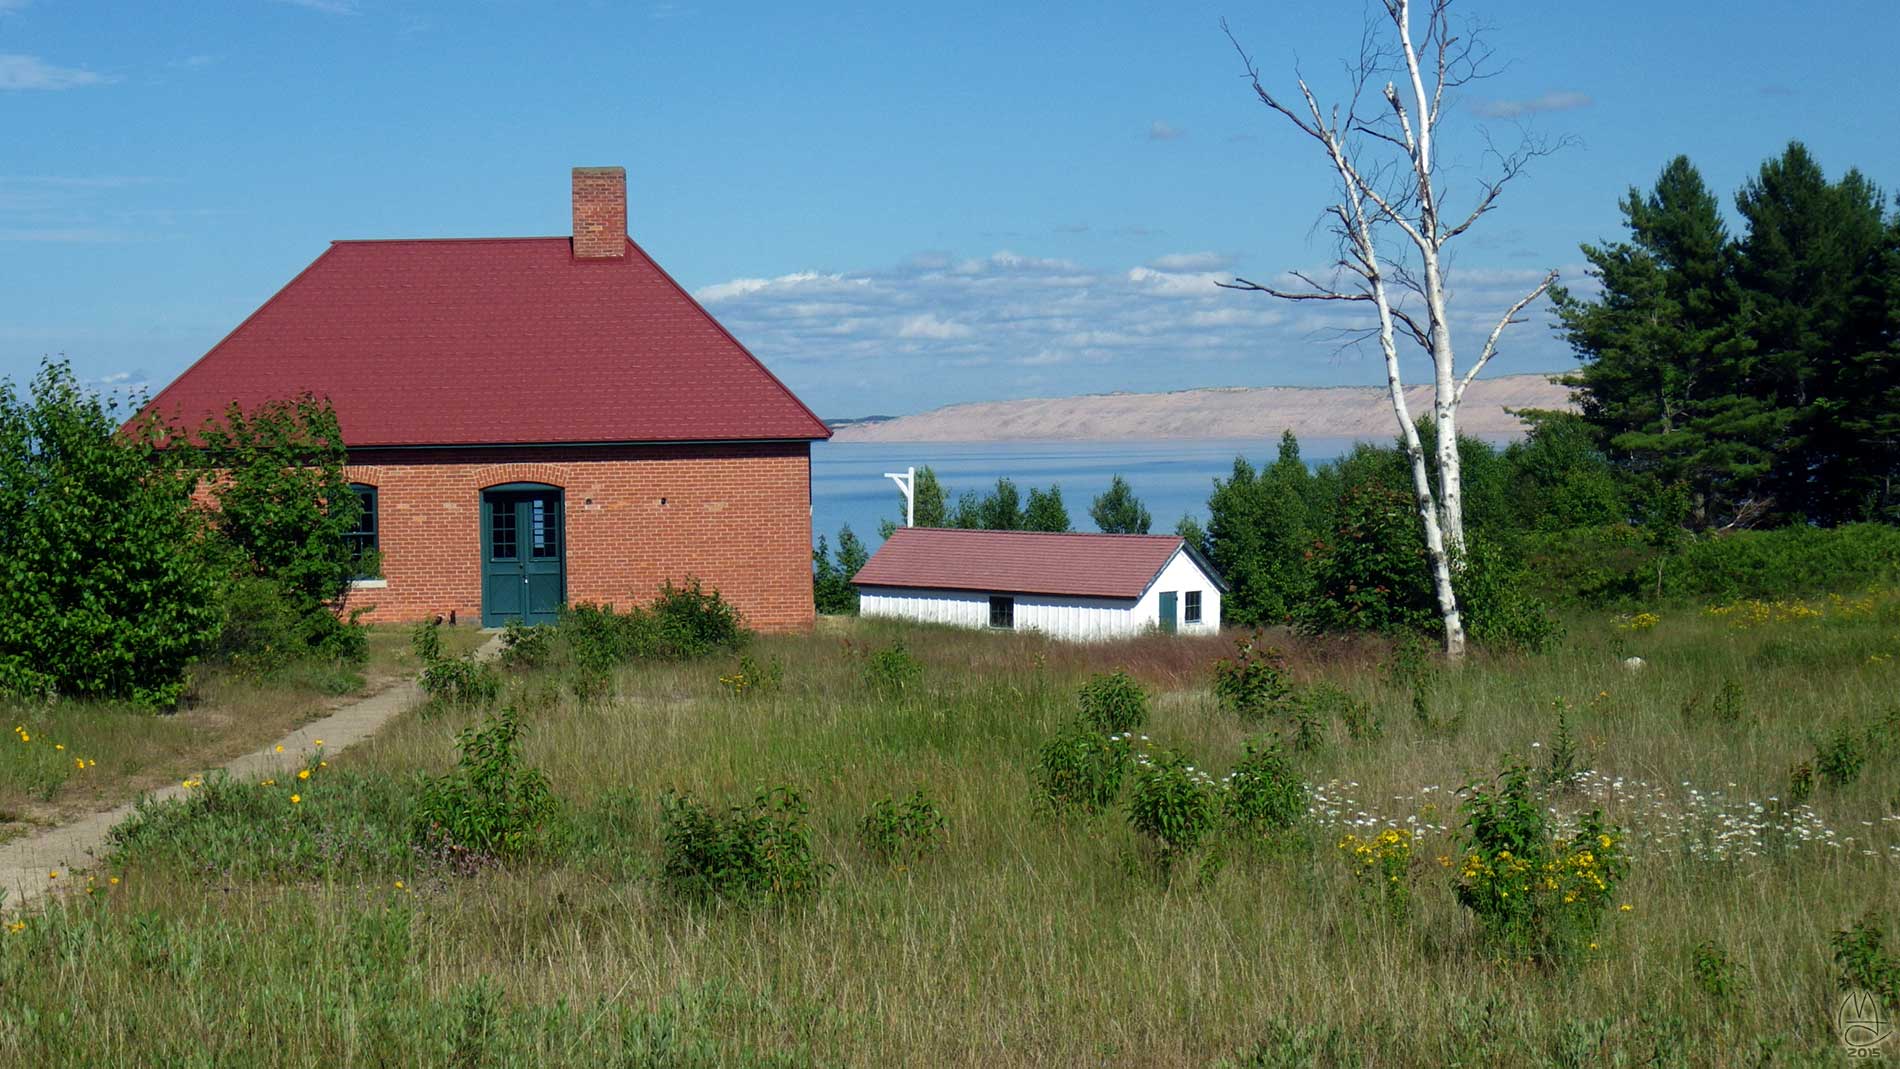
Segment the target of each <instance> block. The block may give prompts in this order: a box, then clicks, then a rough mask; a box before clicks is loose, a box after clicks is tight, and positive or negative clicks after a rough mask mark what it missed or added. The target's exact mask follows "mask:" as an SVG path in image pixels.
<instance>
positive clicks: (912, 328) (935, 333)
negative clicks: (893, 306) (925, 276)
mask: <svg viewBox="0 0 1900 1069" xmlns="http://www.w3.org/2000/svg"><path fill="white" fill-rule="evenodd" d="M974 333H976V332H975V331H973V330H971V329H970V328H969V327H966V326H964V325H963V324H961V323H952V322H949V321H948V320H943V319H938V318H937V317H936V316H934V315H932V314H930V313H929V312H925V313H924V314H923V315H914V316H911V317H910V318H909V319H906V320H904V322H903V324H902V325H900V326H899V327H898V328H897V336H898V337H900V338H931V339H935V340H937V341H948V340H950V339H952V338H967V337H969V336H970V335H972V334H974Z"/></svg>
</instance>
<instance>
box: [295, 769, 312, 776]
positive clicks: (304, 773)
mask: <svg viewBox="0 0 1900 1069" xmlns="http://www.w3.org/2000/svg"><path fill="white" fill-rule="evenodd" d="M297 778H298V779H309V778H310V770H309V769H307V768H306V769H303V770H302V771H300V772H298V773H297Z"/></svg>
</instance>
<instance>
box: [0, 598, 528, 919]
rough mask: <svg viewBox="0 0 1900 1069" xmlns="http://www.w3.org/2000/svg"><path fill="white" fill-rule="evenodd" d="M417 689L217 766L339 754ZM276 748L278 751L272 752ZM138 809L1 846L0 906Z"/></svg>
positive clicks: (24, 895)
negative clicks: (319, 750) (318, 753)
mask: <svg viewBox="0 0 1900 1069" xmlns="http://www.w3.org/2000/svg"><path fill="white" fill-rule="evenodd" d="M500 652H501V636H500V635H495V636H493V637H492V638H490V639H489V640H488V641H487V642H485V643H483V644H482V647H481V648H480V649H478V650H476V651H475V656H477V657H479V658H483V659H486V658H490V657H494V656H495V655H497V654H498V653H500ZM421 695H422V692H421V690H419V689H418V688H417V687H416V685H415V683H413V682H409V681H405V682H402V683H398V684H396V685H395V686H393V687H389V688H386V689H384V690H382V691H379V692H377V693H376V694H372V695H370V696H369V697H367V698H364V699H363V700H362V701H359V702H354V703H352V704H349V705H346V706H344V707H343V708H341V709H338V710H337V711H335V712H333V713H331V714H330V715H328V716H325V717H322V718H321V719H317V720H312V721H311V722H310V723H308V724H305V725H304V726H302V727H300V728H298V729H297V730H295V731H293V732H291V733H290V734H288V735H285V736H284V737H283V738H281V739H278V740H277V741H276V742H274V743H272V744H271V745H269V746H266V747H264V748H263V749H261V750H253V751H252V752H250V753H247V754H245V755H244V756H242V757H239V758H237V759H236V760H233V761H231V762H230V763H229V764H226V765H225V766H224V771H225V772H226V773H229V774H230V776H231V777H232V778H233V779H262V778H265V777H268V776H271V775H273V774H276V773H278V772H281V771H282V770H284V769H286V768H296V767H298V766H299V765H301V764H302V763H303V761H304V759H305V758H306V757H308V756H309V755H310V754H311V753H313V752H315V750H316V748H317V741H318V740H322V742H323V752H324V753H325V754H336V753H341V752H342V751H343V750H345V749H347V748H349V747H350V746H352V745H355V744H356V743H359V742H362V741H363V740H364V739H367V738H369V737H370V736H371V735H374V734H375V733H376V731H377V729H379V728H381V727H382V726H383V725H384V724H387V723H388V722H389V721H390V720H391V719H392V718H394V717H395V715H396V714H397V713H400V712H402V711H403V710H404V709H407V708H409V707H410V706H411V705H413V704H415V702H416V700H417V699H418V698H420V697H421ZM280 748H281V751H282V752H279V750H280ZM194 778H198V777H194ZM185 793H186V792H185V788H184V785H183V783H182V782H181V783H174V784H172V785H171V786H169V787H165V788H162V789H160V790H156V791H151V792H149V793H148V794H146V795H145V797H147V798H154V799H158V800H161V801H163V800H167V799H172V798H182V797H183V796H184V795H185ZM137 807H138V803H137V802H136V801H134V802H127V803H126V804H124V805H121V806H118V807H116V808H113V809H108V810H106V811H105V812H103V813H94V814H92V815H91V816H87V817H82V818H80V819H78V820H75V821H73V822H71V823H69V824H62V825H60V826H59V827H57V828H50V829H48V830H46V831H43V832H41V833H39V834H38V835H34V836H31V837H29V838H25V839H19V840H16V841H14V842H10V843H7V844H5V845H0V889H4V890H5V892H6V898H5V900H4V902H0V908H4V909H5V910H7V911H12V910H16V909H19V908H21V907H23V906H28V905H31V904H33V903H34V902H37V901H38V900H39V899H40V898H41V897H43V896H44V895H45V894H46V892H47V891H48V890H50V889H52V888H55V887H58V886H59V885H61V884H64V883H69V882H71V881H72V878H73V877H72V873H71V871H69V870H72V869H85V868H88V867H91V866H92V865H93V864H95V863H96V862H97V861H98V860H99V858H100V857H101V856H103V852H104V848H105V844H106V833H107V832H109V831H111V830H112V829H113V827H115V826H116V825H118V824H119V823H120V822H121V821H123V820H125V819H126V818H128V817H130V816H131V815H132V813H133V812H134V811H135V810H136V809H137ZM55 872H57V873H59V877H58V878H57V879H54V878H52V876H51V874H52V873H55ZM80 882H82V883H83V882H84V881H83V880H81V881H80Z"/></svg>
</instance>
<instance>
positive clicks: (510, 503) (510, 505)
mask: <svg viewBox="0 0 1900 1069" xmlns="http://www.w3.org/2000/svg"><path fill="white" fill-rule="evenodd" d="M562 512H563V510H562V508H561V491H559V490H557V489H555V488H554V487H551V486H502V487H496V488H495V489H493V490H484V491H483V492H482V626H483V627H500V626H502V625H504V624H506V623H508V622H510V621H520V622H521V623H524V624H551V623H554V622H555V621H556V620H558V619H559V618H560V615H561V606H562V605H563V604H565V603H566V601H567V568H566V563H567V558H566V542H567V538H566V534H567V531H566V527H565V523H564V516H563V514H562Z"/></svg>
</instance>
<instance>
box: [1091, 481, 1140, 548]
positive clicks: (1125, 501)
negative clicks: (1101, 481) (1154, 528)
mask: <svg viewBox="0 0 1900 1069" xmlns="http://www.w3.org/2000/svg"><path fill="white" fill-rule="evenodd" d="M1089 518H1090V519H1092V520H1094V521H1095V526H1096V528H1097V529H1098V530H1100V531H1101V532H1102V533H1103V534H1147V533H1148V528H1149V527H1150V526H1151V525H1152V524H1153V523H1154V517H1152V516H1150V515H1149V514H1148V508H1147V506H1146V505H1143V504H1142V503H1141V499H1139V498H1137V497H1136V496H1135V492H1134V490H1132V489H1130V488H1129V486H1128V480H1126V479H1124V478H1122V477H1121V476H1119V475H1117V476H1115V477H1114V478H1113V479H1111V480H1109V484H1108V489H1107V490H1105V491H1103V492H1102V493H1101V494H1099V495H1097V496H1096V498H1095V502H1094V503H1093V504H1091V505H1090V506H1089Z"/></svg>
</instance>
